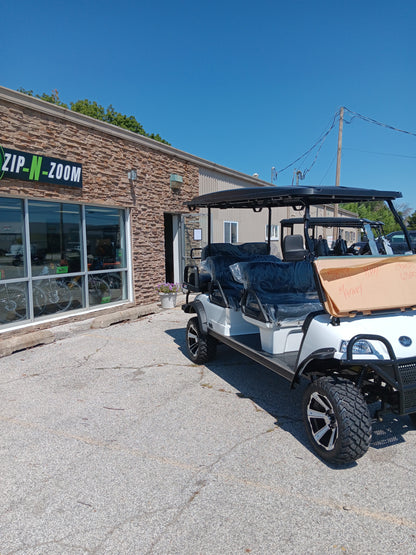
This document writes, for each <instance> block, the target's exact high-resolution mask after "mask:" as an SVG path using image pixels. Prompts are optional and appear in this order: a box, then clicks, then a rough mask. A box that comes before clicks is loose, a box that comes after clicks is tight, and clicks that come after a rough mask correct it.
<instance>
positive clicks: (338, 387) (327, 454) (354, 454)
mask: <svg viewBox="0 0 416 555" xmlns="http://www.w3.org/2000/svg"><path fill="white" fill-rule="evenodd" d="M303 418H304V422H305V427H306V433H307V435H308V437H309V440H310V441H311V443H312V446H313V448H314V450H315V451H316V453H317V454H318V455H319V456H320V457H321V458H322V459H324V460H325V461H327V462H330V463H334V464H349V463H351V462H353V461H355V460H357V459H359V458H360V457H362V456H363V455H364V454H365V453H366V452H367V450H368V447H369V445H370V440H371V419H370V414H369V411H368V407H367V404H366V402H365V400H364V397H363V395H362V393H361V392H360V390H359V389H358V388H357V387H356V386H355V384H354V383H353V382H351V381H350V380H348V379H345V378H338V377H334V376H325V377H322V378H319V379H318V380H316V381H315V382H312V383H311V385H310V386H309V387H308V388H307V390H306V391H305V395H304V398H303Z"/></svg>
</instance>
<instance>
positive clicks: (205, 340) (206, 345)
mask: <svg viewBox="0 0 416 555" xmlns="http://www.w3.org/2000/svg"><path fill="white" fill-rule="evenodd" d="M186 348H187V350H188V355H189V358H190V359H191V360H192V362H194V363H195V364H204V363H205V362H208V361H209V360H211V359H213V358H214V357H215V353H216V350H217V342H216V341H215V339H214V338H213V337H211V336H210V335H205V334H203V333H202V332H201V330H200V327H199V322H198V318H197V317H196V316H195V317H194V318H191V319H190V320H189V322H188V325H187V327H186Z"/></svg>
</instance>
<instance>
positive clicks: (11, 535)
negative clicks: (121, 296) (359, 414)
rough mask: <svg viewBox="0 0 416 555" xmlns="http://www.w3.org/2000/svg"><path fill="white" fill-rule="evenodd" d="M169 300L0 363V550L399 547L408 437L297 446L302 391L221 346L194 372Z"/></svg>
mask: <svg viewBox="0 0 416 555" xmlns="http://www.w3.org/2000/svg"><path fill="white" fill-rule="evenodd" d="M187 319H188V316H187V315H185V314H183V313H182V311H181V310H180V309H179V308H176V309H172V310H167V311H162V312H158V313H156V314H152V315H148V316H145V317H143V318H141V319H139V320H132V321H130V322H125V323H121V324H116V325H112V326H110V327H107V328H98V329H94V328H91V327H90V326H89V327H88V326H85V328H84V329H78V331H77V333H75V334H68V335H65V334H63V335H62V337H61V338H59V337H56V336H55V338H54V342H53V343H50V344H46V345H43V346H40V347H36V348H32V349H29V350H26V351H21V352H16V353H14V354H11V355H10V356H6V357H3V358H1V359H0V392H1V399H2V411H1V416H0V425H1V457H0V473H1V477H2V478H1V484H2V496H1V499H0V505H1V515H2V516H1V521H0V554H1V555H6V554H11V553H22V554H24V555H35V554H36V555H39V554H62V553H65V554H83V553H95V554H112V555H113V554H116V553H117V554H129V555H130V554H139V553H140V554H142V553H143V554H144V553H148V554H181V555H183V554H190V555H191V554H192V555H193V554H218V555H220V554H221V555H222V554H228V553H230V554H234V553H236V554H238V553H241V554H245V553H251V554H269V553H270V554H275V553H296V554H299V553H302V554H303V553H308V554H309V553H312V554H315V553H316V554H336V553H354V554H356V553H374V554H383V553H385V554H387V553H388V554H394V553H397V554H399V553H400V554H401V555H402V554H403V553H412V552H414V550H415V545H416V508H415V504H414V493H415V487H414V481H415V473H416V471H415V468H416V466H415V463H416V432H415V431H413V430H411V429H410V421H409V419H408V418H400V419H399V418H397V419H396V418H393V417H392V418H390V419H388V420H387V421H386V422H385V423H384V424H383V425H382V426H380V425H375V429H374V434H373V442H372V445H371V447H370V450H369V452H368V453H367V455H366V456H365V457H364V458H362V459H360V460H359V461H358V463H357V464H355V465H352V466H351V467H349V468H345V469H342V470H337V469H334V468H330V467H328V466H327V465H326V464H324V463H323V462H322V461H320V460H319V459H318V458H316V456H315V455H314V454H313V453H312V452H311V451H310V449H309V446H308V443H307V439H306V434H305V432H304V429H303V423H302V420H301V413H300V400H301V396H302V391H303V387H299V388H298V389H296V390H295V391H294V392H291V391H290V389H289V386H288V383H287V382H286V381H284V380H283V379H282V378H280V377H279V376H277V375H274V374H273V373H271V372H269V371H267V370H265V369H263V368H261V367H259V366H258V365H256V364H255V363H253V362H250V361H248V360H247V359H245V358H243V357H242V356H240V355H237V354H235V353H234V352H232V351H230V350H229V349H227V348H226V347H223V346H222V347H220V348H219V349H218V355H217V358H216V360H215V361H213V362H212V363H209V364H208V365H207V366H195V365H194V364H192V363H191V362H190V361H189V359H188V358H187V357H186V355H185V352H184V349H185V343H184V340H185V326H186V322H187Z"/></svg>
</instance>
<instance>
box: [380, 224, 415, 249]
mask: <svg viewBox="0 0 416 555" xmlns="http://www.w3.org/2000/svg"><path fill="white" fill-rule="evenodd" d="M408 233H409V235H410V240H411V244H412V247H413V248H416V230H414V231H411V230H408ZM386 238H387V239H388V240H389V241H390V245H391V247H392V249H393V252H394V253H395V254H403V253H405V252H409V251H410V249H409V245H408V244H407V241H406V238H405V236H404V232H403V231H392V233H389V234H388V235H386Z"/></svg>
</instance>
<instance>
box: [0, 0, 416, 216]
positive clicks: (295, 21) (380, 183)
mask: <svg viewBox="0 0 416 555" xmlns="http://www.w3.org/2000/svg"><path fill="white" fill-rule="evenodd" d="M1 11H2V45H3V47H2V50H3V52H2V65H1V67H2V71H1V79H0V84H1V85H3V86H5V87H8V88H11V89H18V88H19V87H23V88H24V89H33V91H34V92H35V93H38V94H41V93H43V92H47V93H50V92H51V91H52V90H53V89H57V90H58V92H59V95H60V98H61V100H62V101H64V102H66V103H70V102H71V101H73V102H74V101H76V100H79V99H84V98H87V99H89V100H95V101H97V102H98V103H99V104H101V105H103V106H104V107H107V106H108V105H109V104H112V105H113V106H114V108H115V109H116V110H117V111H119V112H122V113H125V114H127V115H134V116H135V117H136V119H137V120H138V121H139V122H140V123H142V125H143V126H144V128H145V130H146V131H147V132H149V133H152V132H153V133H159V134H160V135H161V136H162V137H163V138H164V139H166V140H167V141H169V142H170V143H171V144H172V146H174V147H176V148H179V149H181V150H184V151H186V152H190V153H192V154H195V155H197V156H201V157H202V158H206V159H208V160H211V161H213V162H216V163H218V164H222V165H224V166H227V167H230V168H233V169H235V170H239V171H242V172H244V173H248V174H253V173H258V174H259V177H260V178H261V179H264V180H266V181H270V179H271V168H272V167H275V168H276V169H277V170H280V169H282V168H284V167H286V166H287V165H288V164H290V163H291V162H293V161H294V160H295V159H297V158H298V157H299V156H301V155H302V154H303V153H304V152H306V151H307V150H308V149H309V148H310V147H311V146H312V145H313V144H314V143H315V142H316V140H317V139H318V138H319V137H320V136H321V134H322V133H324V132H325V131H327V130H328V129H329V127H330V125H331V123H332V122H333V118H334V115H335V114H336V113H337V112H338V110H339V108H340V106H346V107H348V108H349V109H350V110H352V111H353V112H356V113H359V114H362V115H364V116H367V117H369V118H372V119H375V120H377V121H379V122H381V123H385V124H388V125H390V126H393V127H395V128H397V129H401V130H406V131H410V132H412V133H415V134H416V110H415V108H414V104H415V90H416V75H415V66H416V64H415V58H416V23H415V22H416V3H415V2H414V0H400V1H399V2H391V0H377V1H376V0H372V1H368V0H367V1H366V0H360V1H357V0H350V1H349V2H340V1H337V0H315V1H314V2H311V1H310V0H292V1H288V0H286V1H285V2H284V1H281V0H274V1H268V0H258V1H257V2H248V1H246V0H240V1H234V0H229V1H227V0H222V1H217V0H212V1H211V2H198V1H197V0H193V1H188V0H183V1H180V0H179V1H176V2H173V1H166V0H159V1H158V2H143V1H140V0H139V1H135V2H133V1H126V0H118V2H113V1H111V2H110V1H109V0H100V1H96V0H93V1H86V0H84V1H79V0H72V1H71V2H67V1H65V2H63V1H60V0H55V1H53V2H52V1H46V0H38V1H37V2H33V1H32V0H31V1H29V0H20V1H19V0H18V1H17V2H7V3H3V5H2V10H1ZM350 120H351V115H350V114H349V113H346V124H345V125H344V133H343V152H342V165H341V185H344V186H357V187H372V188H380V189H392V190H399V191H402V192H403V196H404V202H406V203H407V204H409V205H410V207H411V208H412V209H413V210H416V186H415V185H416V136H413V135H407V134H404V133H400V132H397V131H393V130H390V129H388V128H385V127H382V126H378V125H374V124H370V123H367V122H365V121H363V120H362V119H360V118H354V119H352V121H351V123H349V124H348V123H347V122H348V121H350ZM337 133H338V124H337V123H336V125H335V126H334V128H333V130H332V131H331V132H330V133H329V134H328V136H327V138H326V140H325V142H324V143H323V145H322V148H321V149H320V151H319V154H318V156H317V159H316V162H315V164H314V165H313V166H312V168H311V169H310V171H309V172H308V173H307V175H306V177H305V179H304V180H303V181H302V184H304V185H331V186H332V185H334V184H335V169H336V149H337ZM2 140H3V142H4V140H5V139H2ZM10 146H12V145H10ZM316 153H317V150H315V151H313V152H312V153H311V155H310V156H309V157H308V159H307V160H306V161H304V162H303V163H302V164H296V165H294V166H291V167H290V168H289V169H287V170H286V171H284V172H281V173H279V175H278V177H277V180H276V182H275V183H276V185H290V184H291V183H292V178H293V171H294V169H298V170H301V171H305V170H307V169H309V167H310V166H311V163H312V162H313V160H314V157H315V155H316Z"/></svg>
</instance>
